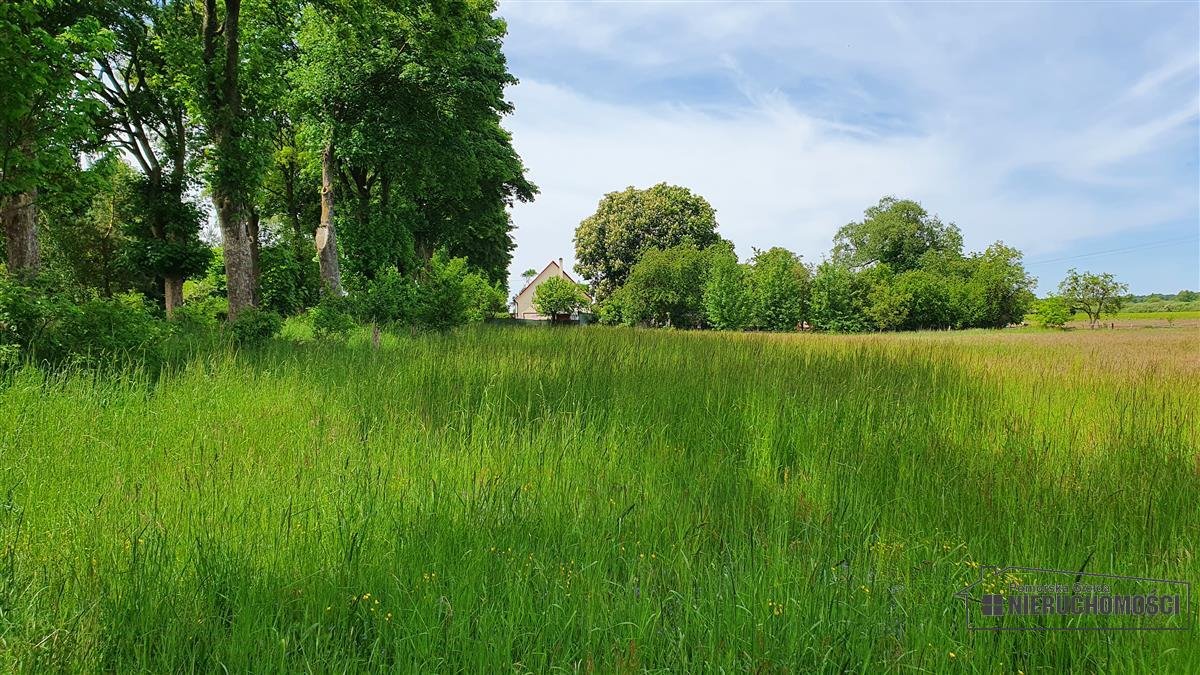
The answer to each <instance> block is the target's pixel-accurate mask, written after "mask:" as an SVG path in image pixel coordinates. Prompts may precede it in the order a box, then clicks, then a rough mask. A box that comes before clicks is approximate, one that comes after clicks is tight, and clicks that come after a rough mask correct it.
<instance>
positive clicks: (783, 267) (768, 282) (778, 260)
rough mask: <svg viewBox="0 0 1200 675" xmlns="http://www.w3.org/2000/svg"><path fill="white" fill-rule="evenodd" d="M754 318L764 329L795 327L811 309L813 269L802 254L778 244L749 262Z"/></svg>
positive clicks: (776, 329)
mask: <svg viewBox="0 0 1200 675" xmlns="http://www.w3.org/2000/svg"><path fill="white" fill-rule="evenodd" d="M749 272H750V274H749V281H750V305H751V320H752V321H753V323H754V325H755V327H757V328H761V329H763V330H773V331H789V330H795V329H796V326H797V325H798V324H799V323H800V321H801V320H803V318H804V315H805V313H806V312H807V310H808V287H809V276H810V272H809V269H808V267H807V266H805V265H804V263H803V262H802V261H801V260H800V256H798V255H796V254H794V253H792V252H791V251H789V250H787V249H785V248H780V247H778V246H776V247H774V248H771V249H769V250H766V251H758V250H755V252H754V259H753V260H751V261H750V268H749Z"/></svg>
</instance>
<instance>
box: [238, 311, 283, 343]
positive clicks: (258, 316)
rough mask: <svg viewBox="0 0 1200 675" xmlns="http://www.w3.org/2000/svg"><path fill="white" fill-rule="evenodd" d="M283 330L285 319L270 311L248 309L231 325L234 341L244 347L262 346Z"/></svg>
mask: <svg viewBox="0 0 1200 675" xmlns="http://www.w3.org/2000/svg"><path fill="white" fill-rule="evenodd" d="M281 328H283V317H281V316H279V314H277V313H275V312H272V311H270V310H265V309H258V308H257V307H247V308H246V309H243V310H242V311H241V313H240V314H238V316H237V318H236V319H234V320H233V321H231V322H230V323H229V330H230V331H231V332H232V333H233V339H234V340H236V341H237V342H238V344H242V345H254V344H261V343H263V342H266V341H267V340H269V339H271V338H272V337H275V336H276V335H277V334H278V333H279V330H280V329H281Z"/></svg>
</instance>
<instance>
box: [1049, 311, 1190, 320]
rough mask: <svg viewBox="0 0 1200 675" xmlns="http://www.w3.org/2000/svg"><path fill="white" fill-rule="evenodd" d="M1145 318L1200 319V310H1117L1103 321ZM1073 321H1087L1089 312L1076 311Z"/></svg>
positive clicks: (1107, 315) (1105, 316)
mask: <svg viewBox="0 0 1200 675" xmlns="http://www.w3.org/2000/svg"><path fill="white" fill-rule="evenodd" d="M1143 319H1167V320H1171V321H1184V320H1194V319H1200V311H1191V310H1182V311H1176V312H1141V311H1137V312H1117V313H1116V314H1105V315H1104V318H1102V319H1101V321H1102V322H1109V321H1141V320H1143ZM1071 320H1072V321H1087V320H1088V317H1087V314H1084V313H1083V312H1076V313H1075V314H1074V315H1073V316H1072V317H1071Z"/></svg>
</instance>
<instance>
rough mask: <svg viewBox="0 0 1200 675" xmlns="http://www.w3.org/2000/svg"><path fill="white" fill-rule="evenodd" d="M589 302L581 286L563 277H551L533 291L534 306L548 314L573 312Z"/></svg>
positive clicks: (540, 311)
mask: <svg viewBox="0 0 1200 675" xmlns="http://www.w3.org/2000/svg"><path fill="white" fill-rule="evenodd" d="M586 304H587V296H585V295H584V294H583V291H582V290H581V289H580V288H579V286H577V285H575V284H574V283H572V282H571V281H570V280H569V279H565V278H563V277H550V278H549V279H546V280H545V281H543V282H542V283H541V284H539V285H538V287H537V289H536V290H535V291H534V292H533V306H534V307H537V311H538V312H539V313H541V314H545V315H547V316H554V315H555V314H571V313H572V312H574V311H576V310H578V309H579V308H581V307H583V306H584V305H586Z"/></svg>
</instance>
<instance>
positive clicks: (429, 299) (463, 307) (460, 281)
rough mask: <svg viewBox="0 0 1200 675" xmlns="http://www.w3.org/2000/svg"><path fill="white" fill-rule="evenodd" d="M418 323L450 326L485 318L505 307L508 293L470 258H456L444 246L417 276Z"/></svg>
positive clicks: (438, 328)
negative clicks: (474, 265)
mask: <svg viewBox="0 0 1200 675" xmlns="http://www.w3.org/2000/svg"><path fill="white" fill-rule="evenodd" d="M497 301H498V304H497ZM414 305H415V312H414V317H413V318H414V323H415V324H416V325H417V326H419V327H422V328H430V329H433V330H446V329H449V328H453V327H455V326H461V325H463V324H465V323H468V322H470V321H481V320H483V319H485V318H488V317H490V316H492V315H493V314H494V313H495V312H497V311H500V310H502V309H503V307H504V293H503V291H501V290H500V289H499V287H498V286H497V285H494V284H492V282H491V281H490V280H488V279H487V277H486V276H485V275H483V274H482V273H480V272H478V271H475V270H472V269H471V268H470V266H469V265H468V264H467V259H466V258H452V257H450V254H449V253H447V252H446V250H445V249H440V250H438V251H437V252H436V253H434V255H433V257H432V258H430V260H429V264H428V265H427V266H426V267H425V269H424V271H423V272H422V273H421V275H420V276H419V277H418V279H417V292H416V302H415V303H414Z"/></svg>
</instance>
